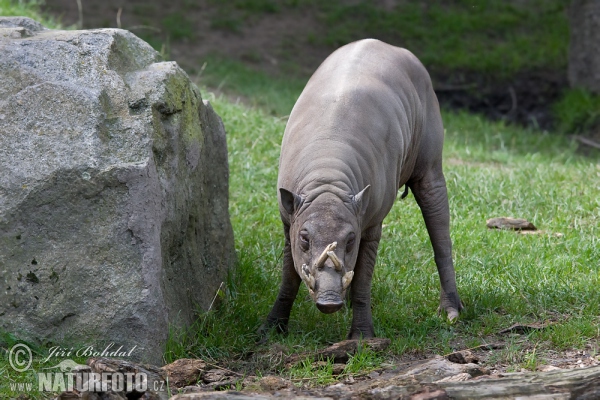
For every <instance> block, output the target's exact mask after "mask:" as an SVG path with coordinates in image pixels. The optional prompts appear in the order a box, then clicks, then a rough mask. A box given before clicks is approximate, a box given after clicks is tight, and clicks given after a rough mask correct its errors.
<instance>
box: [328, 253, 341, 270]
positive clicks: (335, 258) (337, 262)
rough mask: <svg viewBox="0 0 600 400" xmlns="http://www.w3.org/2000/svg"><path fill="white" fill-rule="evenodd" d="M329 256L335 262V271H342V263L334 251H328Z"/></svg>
mask: <svg viewBox="0 0 600 400" xmlns="http://www.w3.org/2000/svg"><path fill="white" fill-rule="evenodd" d="M327 255H328V256H329V258H331V261H332V262H333V265H334V266H335V270H336V271H338V272H339V271H341V270H342V262H341V261H340V259H339V258H338V256H337V255H336V254H335V253H334V252H333V251H328V252H327Z"/></svg>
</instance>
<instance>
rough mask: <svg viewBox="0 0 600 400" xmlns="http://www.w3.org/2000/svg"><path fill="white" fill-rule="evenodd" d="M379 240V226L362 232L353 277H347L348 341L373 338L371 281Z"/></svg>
mask: <svg viewBox="0 0 600 400" xmlns="http://www.w3.org/2000/svg"><path fill="white" fill-rule="evenodd" d="M380 239H381V225H379V226H377V227H375V228H372V229H369V230H367V231H366V232H364V233H363V237H362V238H361V240H360V247H359V250H358V258H357V260H356V266H355V267H354V274H353V277H352V276H349V278H350V279H349V280H351V286H350V301H351V302H352V327H351V328H350V332H349V333H348V339H361V338H365V339H367V338H372V337H375V330H374V328H373V317H372V315H371V280H372V278H373V270H374V267H375V260H376V258H377V248H378V247H379V240H380Z"/></svg>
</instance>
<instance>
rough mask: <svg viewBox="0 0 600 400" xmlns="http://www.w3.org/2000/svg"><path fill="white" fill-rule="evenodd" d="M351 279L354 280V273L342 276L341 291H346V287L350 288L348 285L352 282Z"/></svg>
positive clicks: (349, 272) (350, 272)
mask: <svg viewBox="0 0 600 400" xmlns="http://www.w3.org/2000/svg"><path fill="white" fill-rule="evenodd" d="M352 278H354V271H348V272H346V273H345V274H344V276H343V277H342V289H343V290H346V289H348V286H350V283H351V282H352Z"/></svg>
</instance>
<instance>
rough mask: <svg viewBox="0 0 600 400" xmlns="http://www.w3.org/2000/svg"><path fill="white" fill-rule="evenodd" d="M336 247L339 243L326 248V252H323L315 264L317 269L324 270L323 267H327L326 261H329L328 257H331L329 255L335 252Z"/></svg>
mask: <svg viewBox="0 0 600 400" xmlns="http://www.w3.org/2000/svg"><path fill="white" fill-rule="evenodd" d="M336 247H337V242H333V243H330V244H328V245H327V247H325V250H323V252H322V253H321V255H320V256H319V258H318V259H317V263H316V264H315V265H316V266H317V268H323V265H325V261H327V257H329V255H328V254H327V253H328V252H330V251H334V250H335V249H336Z"/></svg>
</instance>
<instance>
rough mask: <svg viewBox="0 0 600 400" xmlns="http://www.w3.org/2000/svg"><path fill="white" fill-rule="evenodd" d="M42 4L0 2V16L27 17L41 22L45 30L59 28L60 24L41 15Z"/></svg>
mask: <svg viewBox="0 0 600 400" xmlns="http://www.w3.org/2000/svg"><path fill="white" fill-rule="evenodd" d="M43 4H44V2H43V0H0V16H3V17H17V16H19V17H29V18H32V19H35V20H36V21H40V22H42V24H43V25H44V26H45V27H47V28H52V29H57V28H60V24H59V23H58V22H57V21H56V20H55V19H54V18H52V17H50V16H48V15H46V14H44V13H42V11H41V6H42V5H43Z"/></svg>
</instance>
